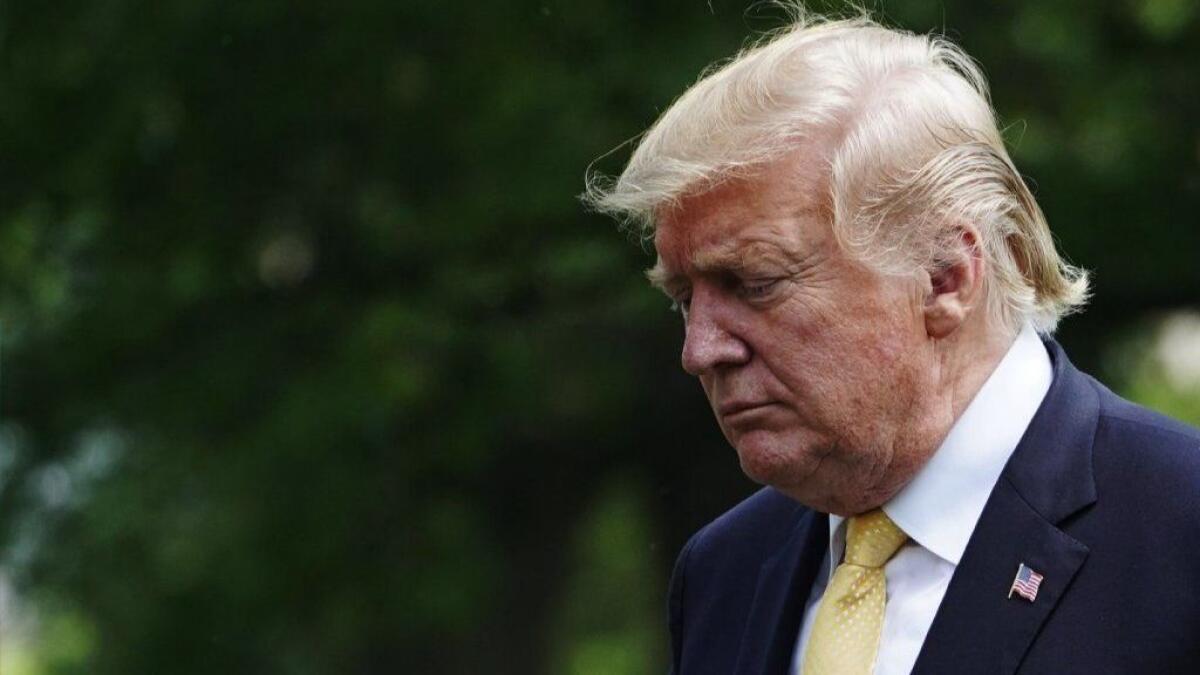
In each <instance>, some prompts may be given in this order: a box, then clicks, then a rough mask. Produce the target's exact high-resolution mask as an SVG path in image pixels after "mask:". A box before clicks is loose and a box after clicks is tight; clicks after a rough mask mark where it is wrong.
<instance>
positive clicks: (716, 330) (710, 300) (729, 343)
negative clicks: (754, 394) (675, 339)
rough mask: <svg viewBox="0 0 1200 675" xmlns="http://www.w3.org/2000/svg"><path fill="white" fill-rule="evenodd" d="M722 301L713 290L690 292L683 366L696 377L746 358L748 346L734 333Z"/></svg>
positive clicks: (748, 353)
mask: <svg viewBox="0 0 1200 675" xmlns="http://www.w3.org/2000/svg"><path fill="white" fill-rule="evenodd" d="M727 310H728V307H727V306H726V304H725V301H723V300H722V298H721V297H720V296H719V295H717V294H715V293H707V292H702V291H701V289H699V288H697V289H695V290H693V292H692V299H691V303H690V306H689V307H688V313H687V321H686V323H685V324H684V326H685V328H684V338H683V359H682V360H683V369H684V370H686V371H687V372H688V373H690V374H692V375H696V376H700V375H702V374H704V373H708V372H712V371H714V370H716V369H718V368H721V367H722V366H732V365H740V364H743V363H746V362H747V361H748V360H749V359H750V347H749V345H747V344H746V343H745V342H744V341H743V340H742V339H741V338H740V337H738V335H737V334H736V333H735V332H734V330H733V328H734V326H733V320H732V317H731V316H730V315H729V312H728V311H727Z"/></svg>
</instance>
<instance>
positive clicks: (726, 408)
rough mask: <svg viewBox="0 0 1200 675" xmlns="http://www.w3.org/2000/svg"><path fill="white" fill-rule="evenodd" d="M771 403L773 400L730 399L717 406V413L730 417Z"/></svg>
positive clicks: (720, 415) (723, 416)
mask: <svg viewBox="0 0 1200 675" xmlns="http://www.w3.org/2000/svg"><path fill="white" fill-rule="evenodd" d="M769 405H771V401H728V402H725V403H722V404H721V405H719V406H717V415H718V416H719V417H722V418H729V417H734V416H736V415H740V414H741V413H744V412H749V411H752V410H756V409H758V408H765V407H766V406H769Z"/></svg>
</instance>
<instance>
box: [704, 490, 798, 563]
mask: <svg viewBox="0 0 1200 675" xmlns="http://www.w3.org/2000/svg"><path fill="white" fill-rule="evenodd" d="M807 511H809V509H808V508H807V507H805V506H804V505H802V504H800V503H799V502H797V501H795V500H793V499H791V498H790V497H787V496H786V495H784V494H783V493H781V492H779V491H778V490H775V489H774V488H769V487H768V488H762V489H761V490H759V491H758V492H755V493H754V494H753V495H751V496H749V497H747V498H746V499H744V500H742V501H741V502H740V503H738V504H737V505H736V506H734V507H733V508H731V509H729V510H728V511H726V512H725V513H723V514H721V515H720V516H718V517H717V518H715V519H714V520H713V521H712V522H710V523H709V524H708V525H705V526H704V527H703V528H701V529H700V530H699V531H698V532H697V533H696V534H695V535H693V536H692V539H691V541H689V542H688V546H687V548H688V549H690V553H689V557H692V558H709V557H712V556H716V558H717V559H718V560H714V561H713V562H718V561H719V560H724V561H726V562H732V561H731V560H728V559H729V558H730V557H749V558H752V559H755V560H758V561H760V562H761V559H762V557H764V556H766V555H770V554H771V553H773V552H775V551H776V550H778V549H779V546H780V545H781V544H782V543H783V542H784V540H785V539H786V538H787V537H788V536H789V535H790V534H791V529H792V527H791V526H792V525H793V524H794V523H795V522H796V519H797V518H799V517H800V516H801V515H803V514H804V513H806V512H807Z"/></svg>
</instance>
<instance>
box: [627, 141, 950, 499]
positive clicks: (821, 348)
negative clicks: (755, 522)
mask: <svg viewBox="0 0 1200 675" xmlns="http://www.w3.org/2000/svg"><path fill="white" fill-rule="evenodd" d="M812 164H814V162H812V161H811V160H810V161H809V162H808V163H807V164H806V162H805V161H804V155H801V154H799V153H797V154H795V155H792V156H790V158H789V159H786V160H783V161H780V162H777V163H775V164H773V165H771V166H769V167H767V168H766V169H764V170H763V171H762V172H761V173H760V174H758V175H757V176H755V177H754V178H752V179H737V180H730V181H727V182H725V183H723V184H721V185H719V186H717V187H715V188H713V189H711V190H709V191H707V192H703V193H699V194H694V195H691V196H689V197H685V198H684V199H683V200H682V202H681V203H680V204H679V207H678V208H676V209H672V210H671V211H670V212H668V213H664V214H662V217H660V218H659V224H658V228H657V232H656V236H655V248H656V249H657V251H658V256H659V260H658V265H657V266H656V268H655V269H654V270H652V272H651V276H652V277H653V278H654V280H655V281H656V283H658V284H659V285H661V286H662V287H663V288H664V290H666V291H667V293H668V294H669V295H671V296H672V297H673V298H674V299H675V300H676V302H677V303H678V304H679V305H680V307H681V309H682V310H683V312H684V316H685V326H686V336H685V340H684V345H683V367H684V369H685V370H687V371H688V372H689V373H691V374H693V375H696V376H697V377H699V378H700V382H701V384H702V385H703V387H704V392H705V394H706V395H707V396H708V400H709V402H710V404H711V405H712V408H713V412H714V413H715V414H716V416H717V421H718V423H719V424H720V426H721V430H722V431H723V432H724V434H725V437H726V438H727V439H728V440H729V442H730V443H731V444H732V445H733V446H734V447H735V448H736V449H737V453H738V457H739V460H740V462H741V465H742V469H743V470H744V471H745V472H746V474H747V475H749V476H750V477H751V478H753V479H754V480H756V481H759V482H761V483H765V484H769V485H773V486H775V487H777V488H779V489H780V490H782V491H783V492H785V493H787V494H789V495H791V496H792V497H793V498H795V499H798V500H799V501H801V502H803V503H805V504H808V505H810V506H812V507H815V508H818V509H820V510H823V511H830V512H834V513H841V514H853V513H857V512H860V511H863V510H866V509H869V508H874V507H875V506H878V505H879V504H881V503H883V501H885V500H887V499H888V498H890V497H891V496H892V495H893V494H894V493H895V492H896V491H898V490H899V488H900V487H902V486H903V485H904V484H905V483H906V482H907V481H908V480H909V479H911V477H912V475H913V474H914V473H915V472H916V470H917V469H919V468H920V466H921V464H923V463H924V461H925V459H926V458H927V452H925V451H921V450H920V449H919V448H916V447H913V444H912V443H911V442H909V439H910V438H911V436H910V432H911V430H910V429H908V428H907V427H908V426H912V421H913V420H914V419H921V418H922V417H923V415H922V414H921V413H923V410H922V406H923V405H924V403H926V401H925V397H924V394H923V392H924V391H926V390H927V389H928V388H929V387H931V383H932V380H933V378H934V377H935V371H936V367H935V365H934V361H933V350H932V348H931V345H930V340H929V337H928V336H927V334H926V332H925V324H924V319H923V315H922V306H923V299H924V292H923V291H922V290H921V288H920V287H919V286H918V283H917V281H915V280H912V279H906V278H897V277H885V276H883V275H881V274H879V273H877V272H875V271H872V270H871V269H869V268H867V267H866V266H864V265H863V264H861V263H859V262H856V261H855V260H852V259H851V258H850V257H848V256H847V255H846V254H845V253H844V252H843V251H842V250H841V248H840V247H839V246H838V244H837V242H836V241H835V239H834V236H833V233H832V230H831V228H830V222H829V217H828V215H827V210H826V209H824V208H823V203H822V201H821V192H820V191H819V186H820V182H819V176H817V175H816V173H815V171H814V170H813V167H812Z"/></svg>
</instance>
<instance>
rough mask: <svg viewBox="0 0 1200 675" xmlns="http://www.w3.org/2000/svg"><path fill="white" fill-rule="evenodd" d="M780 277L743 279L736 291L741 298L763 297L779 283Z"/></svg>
mask: <svg viewBox="0 0 1200 675" xmlns="http://www.w3.org/2000/svg"><path fill="white" fill-rule="evenodd" d="M780 281H782V279H751V280H748V281H743V282H742V283H741V285H740V286H739V287H738V292H739V294H740V295H741V296H742V297H743V298H747V299H750V300H754V299H758V298H765V297H766V296H768V295H770V294H771V291H773V290H775V288H776V287H777V286H778V285H779V282H780Z"/></svg>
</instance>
